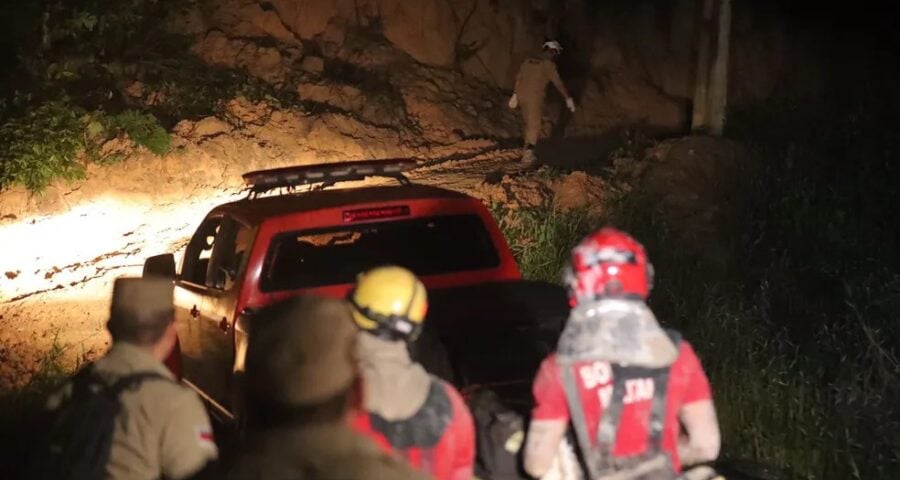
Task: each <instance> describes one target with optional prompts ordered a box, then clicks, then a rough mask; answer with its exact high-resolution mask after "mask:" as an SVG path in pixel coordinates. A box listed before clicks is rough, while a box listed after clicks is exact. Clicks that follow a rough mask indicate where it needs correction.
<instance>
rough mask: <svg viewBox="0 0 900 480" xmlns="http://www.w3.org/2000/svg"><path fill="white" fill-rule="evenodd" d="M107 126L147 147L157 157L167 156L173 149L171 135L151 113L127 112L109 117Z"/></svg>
mask: <svg viewBox="0 0 900 480" xmlns="http://www.w3.org/2000/svg"><path fill="white" fill-rule="evenodd" d="M106 125H107V128H109V129H110V130H113V131H116V130H120V131H122V132H125V133H127V134H128V137H129V138H131V139H132V140H133V141H134V143H136V144H138V145H141V146H143V147H146V148H147V150H150V151H151V152H153V153H155V154H157V155H165V154H166V153H169V149H170V148H171V139H170V138H169V133H168V132H166V131H165V129H163V128H162V126H161V125H160V124H159V122H158V121H157V120H156V117H154V116H153V115H151V114H149V113H141V112H138V111H135V110H126V111H124V112H122V113H120V114H118V115H113V116H111V117H109V118H108V119H107V121H106Z"/></svg>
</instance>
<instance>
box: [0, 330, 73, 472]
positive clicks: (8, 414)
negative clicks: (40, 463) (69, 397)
mask: <svg viewBox="0 0 900 480" xmlns="http://www.w3.org/2000/svg"><path fill="white" fill-rule="evenodd" d="M66 348H67V347H66V346H65V345H63V344H61V343H60V342H59V341H58V340H57V339H56V338H54V341H53V344H52V345H51V346H50V349H49V350H48V351H47V352H46V356H45V357H44V358H43V360H42V361H41V363H40V364H39V365H38V366H37V370H36V371H35V372H34V374H33V375H31V378H30V379H29V380H28V383H27V384H26V385H24V386H23V387H22V388H20V389H18V390H15V391H12V392H7V393H3V394H0V430H2V431H3V432H4V435H2V436H0V452H2V453H0V478H23V477H24V476H25V475H24V472H25V469H26V468H27V462H28V461H30V459H31V455H32V453H33V451H34V450H33V449H34V446H35V442H37V439H38V438H39V436H40V435H42V434H43V433H44V432H46V431H47V429H48V428H49V424H48V418H47V416H46V415H45V414H44V404H45V403H46V401H47V398H48V396H49V395H50V394H51V393H53V392H54V391H55V390H56V389H58V388H60V386H61V385H62V382H63V381H64V380H65V379H66V378H67V377H68V376H69V375H70V374H71V373H72V372H74V371H75V370H77V368H78V366H70V365H69V363H68V362H66V361H65V358H64V355H65V350H66Z"/></svg>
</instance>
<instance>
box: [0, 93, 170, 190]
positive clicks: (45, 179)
mask: <svg viewBox="0 0 900 480" xmlns="http://www.w3.org/2000/svg"><path fill="white" fill-rule="evenodd" d="M122 133H126V134H128V136H129V137H130V138H131V139H132V140H133V141H134V142H135V143H136V144H137V145H141V146H144V147H146V148H147V149H148V150H150V151H151V152H153V153H155V154H157V155H163V154H165V153H167V152H168V151H169V148H170V138H169V134H168V133H167V132H166V131H165V130H164V129H163V128H162V126H161V125H160V124H159V122H158V121H157V120H156V118H155V117H154V116H153V115H151V114H147V113H141V112H137V111H133V110H127V111H125V112H122V113H120V114H117V115H111V116H109V115H105V114H104V113H103V112H102V111H94V112H87V111H85V110H84V109H82V108H80V107H77V106H75V105H73V104H72V103H71V102H70V101H69V100H67V99H58V100H51V101H47V102H44V103H42V104H40V105H37V106H36V107H35V108H33V109H31V108H30V109H28V110H27V112H26V113H25V114H24V115H22V116H19V117H15V118H12V119H10V120H8V121H6V122H5V123H3V124H2V125H0V188H2V187H4V186H9V185H13V184H18V185H22V186H24V187H26V188H28V189H29V190H31V191H34V192H41V191H43V190H44V189H45V188H46V187H47V186H48V185H49V184H50V183H51V182H53V181H54V180H56V179H63V180H74V179H79V178H82V177H83V176H84V166H85V165H84V163H85V162H110V161H115V160H119V158H118V157H103V156H101V153H100V148H99V147H100V145H101V144H102V143H103V141H105V140H107V139H109V138H113V137H116V136H118V135H120V134H122Z"/></svg>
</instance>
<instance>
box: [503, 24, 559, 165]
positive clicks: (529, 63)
mask: <svg viewBox="0 0 900 480" xmlns="http://www.w3.org/2000/svg"><path fill="white" fill-rule="evenodd" d="M560 53H562V46H561V45H560V44H559V42H557V41H553V40H551V41H549V42H546V43H544V45H543V49H542V52H541V54H540V55H538V56H534V57H530V58H528V59H526V60H525V61H524V62H523V63H522V66H521V67H519V73H518V74H517V75H516V85H515V90H514V93H513V95H512V97H510V99H509V108H513V109H515V108H519V109H521V112H522V121H523V122H524V128H525V149H524V152H523V154H522V163H523V164H525V165H526V166H530V165H532V164H534V162H535V161H536V160H537V157H535V154H534V147H535V145H536V144H537V140H538V134H539V133H540V131H541V118H542V116H543V109H544V96H545V94H546V91H547V84H548V83H552V84H553V86H554V87H556V90H558V91H559V94H560V95H562V96H563V98H565V99H566V107H567V108H568V109H569V110H570V111H571V112H573V113H574V112H575V101H574V100H573V99H572V97H570V96H569V92H568V91H567V90H566V87H565V85H563V82H562V80H560V78H559V72H558V71H557V70H556V64H555V63H554V60H555V59H556V57H558V56H559V54H560Z"/></svg>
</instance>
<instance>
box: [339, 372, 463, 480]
mask: <svg viewBox="0 0 900 480" xmlns="http://www.w3.org/2000/svg"><path fill="white" fill-rule="evenodd" d="M353 428H354V429H355V430H357V431H358V432H361V433H362V434H364V435H366V436H368V437H370V438H372V439H373V440H375V442H376V443H377V444H378V445H380V446H381V448H383V449H384V450H385V451H386V452H391V453H393V454H395V455H397V456H399V457H402V458H405V459H406V460H407V461H409V463H410V464H411V465H412V466H413V467H414V468H416V469H417V470H419V471H421V472H423V473H427V474H429V475H431V476H433V477H434V478H436V479H438V480H470V479H471V478H472V472H473V468H474V462H475V427H474V423H473V421H472V415H471V413H469V409H468V407H467V406H466V404H465V403H464V401H463V399H462V397H461V396H460V394H459V393H458V392H457V391H456V389H455V388H454V387H453V386H452V385H450V384H448V383H446V382H444V381H442V380H439V379H437V378H432V382H431V386H430V389H429V392H428V396H427V398H426V400H425V403H424V404H423V405H422V407H421V408H419V410H418V411H417V412H416V413H415V414H413V415H412V416H411V417H409V418H406V419H403V420H395V421H388V420H385V419H384V418H382V417H381V416H380V415H378V414H376V413H370V412H365V411H360V412H359V413H358V414H357V415H356V417H355V418H354V419H353Z"/></svg>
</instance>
